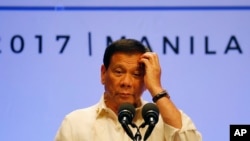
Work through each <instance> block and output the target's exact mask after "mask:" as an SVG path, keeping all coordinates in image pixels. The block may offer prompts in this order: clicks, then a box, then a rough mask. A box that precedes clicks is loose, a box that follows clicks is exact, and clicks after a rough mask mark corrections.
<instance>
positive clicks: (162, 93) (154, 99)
mask: <svg viewBox="0 0 250 141" xmlns="http://www.w3.org/2000/svg"><path fill="white" fill-rule="evenodd" d="M163 97H167V98H168V99H170V96H169V94H168V93H167V91H166V90H162V91H161V92H160V93H157V94H156V95H154V96H153V98H152V100H153V102H154V103H156V102H157V101H158V100H159V99H161V98H163Z"/></svg>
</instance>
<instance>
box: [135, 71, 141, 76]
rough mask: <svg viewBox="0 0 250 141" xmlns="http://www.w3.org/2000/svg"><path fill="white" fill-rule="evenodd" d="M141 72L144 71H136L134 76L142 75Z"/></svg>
mask: <svg viewBox="0 0 250 141" xmlns="http://www.w3.org/2000/svg"><path fill="white" fill-rule="evenodd" d="M141 74H142V73H140V72H135V73H134V76H137V77H139V76H141Z"/></svg>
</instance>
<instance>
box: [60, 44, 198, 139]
mask: <svg viewBox="0 0 250 141" xmlns="http://www.w3.org/2000/svg"><path fill="white" fill-rule="evenodd" d="M101 83H102V84H103V85H104V90H105V91H104V94H103V96H102V98H101V100H100V102H99V103H97V104H96V105H94V106H92V107H89V108H85V109H79V110H76V111H73V112H72V113H70V114H68V115H67V116H66V117H65V119H64V121H63V123H62V125H61V127H60V129H59V130H58V132H57V135H56V137H55V140H56V141H115V140H119V141H129V140H131V139H130V137H129V136H128V135H127V134H126V132H125V131H124V129H123V128H122V126H121V124H120V123H119V121H118V110H119V107H120V106H121V105H122V104H124V103H130V104H133V105H134V107H135V108H136V114H135V117H134V119H133V123H134V124H136V125H137V126H139V125H141V124H142V123H143V122H144V119H143V117H142V115H141V110H142V107H143V105H145V104H146V101H143V100H142V98H141V96H142V93H143V92H144V91H145V90H148V91H149V92H150V94H151V96H152V98H153V101H154V102H155V104H156V106H157V107H158V108H159V112H160V116H159V121H158V123H157V124H156V126H155V128H154V130H153V132H152V133H151V135H150V136H149V138H148V141H201V140H202V139H201V135H200V133H199V132H198V131H197V129H196V128H195V125H194V124H193V123H192V121H191V119H190V118H189V117H188V116H187V115H185V114H184V113H183V112H182V111H180V110H178V109H177V108H176V106H175V105H174V103H173V102H172V101H171V99H170V97H169V95H168V93H167V92H166V91H165V90H164V88H163V87H162V85H161V67H160V64H159V58H158V56H157V54H156V53H153V52H149V51H148V49H147V48H145V47H144V46H143V45H142V44H141V43H140V42H138V41H136V40H134V39H121V40H118V41H116V42H114V43H112V44H111V45H110V46H108V47H107V48H106V50H105V53H104V57H103V65H102V66H101ZM131 130H132V132H133V133H135V132H136V130H137V129H136V128H131ZM146 130H147V128H141V129H140V133H141V135H142V137H143V135H144V134H145V132H146Z"/></svg>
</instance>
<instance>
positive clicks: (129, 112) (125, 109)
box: [118, 103, 135, 124]
mask: <svg viewBox="0 0 250 141" xmlns="http://www.w3.org/2000/svg"><path fill="white" fill-rule="evenodd" d="M134 115H135V107H134V106H133V105H132V104H130V103H124V104H122V105H121V106H120V107H119V110H118V120H119V122H120V123H121V122H122V121H123V120H124V118H126V120H127V121H128V124H131V123H132V120H133V118H134Z"/></svg>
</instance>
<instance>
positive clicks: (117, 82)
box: [101, 53, 145, 109]
mask: <svg viewBox="0 0 250 141" xmlns="http://www.w3.org/2000/svg"><path fill="white" fill-rule="evenodd" d="M140 56H141V54H132V55H129V54H124V53H115V54H114V55H113V56H112V58H111V60H110V65H109V67H108V69H106V68H105V66H104V65H102V68H101V81H102V84H103V85H104V88H105V97H106V100H107V101H108V103H109V105H108V107H110V106H111V107H112V108H114V109H117V108H118V107H119V106H120V105H121V104H122V103H126V102H128V103H131V104H134V105H136V104H138V103H139V101H140V97H141V95H142V93H143V91H144V89H145V88H144V81H143V77H144V68H143V67H142V65H140V64H139V63H138V61H139V59H140Z"/></svg>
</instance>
